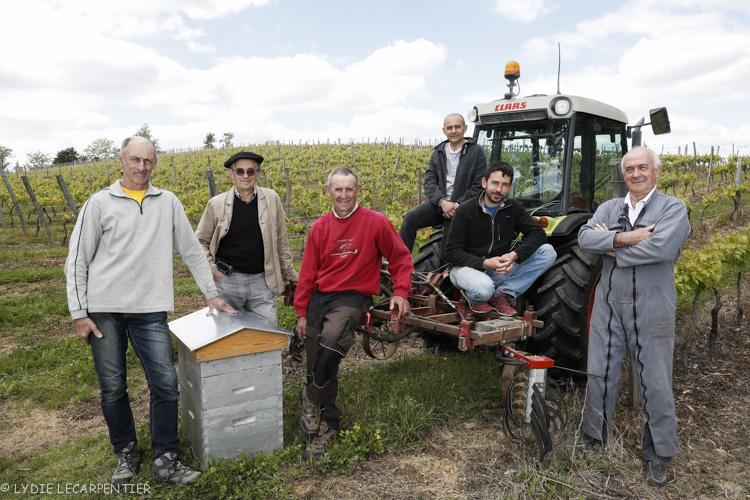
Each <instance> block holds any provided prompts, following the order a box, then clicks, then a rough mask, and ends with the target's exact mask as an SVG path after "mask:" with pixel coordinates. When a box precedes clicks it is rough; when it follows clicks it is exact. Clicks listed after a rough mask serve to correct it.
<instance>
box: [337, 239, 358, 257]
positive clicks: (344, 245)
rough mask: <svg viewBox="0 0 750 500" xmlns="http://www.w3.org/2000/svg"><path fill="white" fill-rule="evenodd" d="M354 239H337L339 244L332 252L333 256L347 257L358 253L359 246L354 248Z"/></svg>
mask: <svg viewBox="0 0 750 500" xmlns="http://www.w3.org/2000/svg"><path fill="white" fill-rule="evenodd" d="M352 241H354V240H351V239H349V240H337V241H336V243H337V244H338V246H337V247H336V249H335V250H334V251H333V252H331V256H333V257H341V258H342V259H343V258H346V256H347V255H356V254H358V253H359V248H354V247H353V246H352Z"/></svg>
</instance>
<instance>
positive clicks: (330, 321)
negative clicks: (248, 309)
mask: <svg viewBox="0 0 750 500" xmlns="http://www.w3.org/2000/svg"><path fill="white" fill-rule="evenodd" d="M361 190H362V188H361V186H360V184H359V179H358V178H357V175H356V174H355V173H354V172H353V171H352V170H351V169H349V168H345V167H339V168H336V169H334V170H333V172H331V174H330V175H329V176H328V180H327V181H326V193H327V194H328V196H330V198H331V201H332V202H333V210H332V211H331V212H329V213H328V214H326V215H324V216H323V217H321V218H320V219H318V220H317V221H315V223H314V224H313V225H312V227H311V228H310V232H309V233H308V235H307V244H306V246H305V253H304V257H303V259H302V269H301V270H300V273H299V281H298V282H297V292H296V293H295V296H294V308H295V310H296V311H297V326H296V333H297V336H298V337H299V338H300V339H303V340H304V341H305V348H306V352H307V384H306V386H305V387H304V389H303V390H302V393H301V395H300V399H301V401H302V416H301V417H300V428H301V429H302V432H303V433H304V434H305V436H306V437H307V438H308V439H309V440H310V441H309V443H308V445H307V448H306V449H305V452H304V453H303V454H302V457H303V458H304V459H306V460H307V459H311V458H314V457H317V456H320V455H322V454H323V453H325V450H326V448H327V447H328V445H330V444H331V442H333V441H334V440H335V439H336V437H337V436H338V431H339V422H340V412H339V410H338V408H336V394H337V392H338V386H339V384H338V368H339V363H340V362H341V360H342V359H343V358H344V356H345V355H346V353H347V351H349V348H351V346H352V344H354V329H355V328H356V327H357V326H358V325H359V324H360V323H361V322H362V317H363V315H364V313H365V311H366V310H367V309H368V308H369V307H370V305H371V303H372V295H376V294H380V266H381V263H382V259H383V257H385V258H386V259H388V270H389V271H390V274H391V278H392V279H393V282H394V285H393V296H392V297H391V304H390V306H391V310H396V311H397V312H398V315H399V317H403V316H404V315H406V313H407V312H408V311H409V301H408V299H407V298H408V296H409V293H410V291H411V274H412V271H413V270H414V266H413V264H412V260H411V253H410V252H409V250H407V248H406V246H405V245H404V243H403V242H402V241H401V238H400V237H399V235H398V233H397V232H396V229H395V228H394V227H393V224H391V222H390V221H389V220H388V219H387V218H386V217H385V216H384V215H382V214H380V213H378V212H375V211H373V210H369V209H367V208H364V207H361V206H359V204H358V203H357V197H358V196H359V194H360V192H361Z"/></svg>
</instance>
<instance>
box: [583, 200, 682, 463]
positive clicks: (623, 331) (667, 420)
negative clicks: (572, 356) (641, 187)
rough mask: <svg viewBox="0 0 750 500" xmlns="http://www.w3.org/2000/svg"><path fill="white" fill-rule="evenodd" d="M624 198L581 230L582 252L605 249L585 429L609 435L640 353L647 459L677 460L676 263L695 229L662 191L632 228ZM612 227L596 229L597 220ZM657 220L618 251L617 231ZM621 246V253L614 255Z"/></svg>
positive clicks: (594, 315)
mask: <svg viewBox="0 0 750 500" xmlns="http://www.w3.org/2000/svg"><path fill="white" fill-rule="evenodd" d="M627 213H628V212H627V207H626V205H625V202H624V198H615V199H613V200H609V201H607V202H605V203H603V204H602V205H601V206H600V207H599V208H598V209H597V210H596V213H595V214H594V216H593V217H592V218H591V219H590V220H589V221H588V222H587V223H586V224H585V225H584V226H583V227H581V230H580V231H579V233H578V243H579V245H580V247H581V249H582V250H584V251H586V252H589V253H595V254H602V257H603V265H602V274H601V279H600V280H599V284H598V285H597V287H596V296H595V301H594V309H593V313H592V316H591V328H590V331H589V347H588V371H589V373H592V374H595V375H600V376H602V377H604V378H600V377H595V376H589V377H588V386H587V389H586V408H585V410H584V414H583V431H584V432H585V433H586V434H587V435H588V436H590V437H592V438H595V439H598V440H602V441H605V440H606V439H607V435H608V434H609V432H610V430H611V427H612V421H613V418H614V411H615V403H616V401H617V390H618V387H619V378H620V372H621V368H622V361H623V359H624V357H625V353H626V351H627V350H629V351H630V352H631V353H633V360H632V361H633V367H634V369H635V371H636V374H637V375H638V379H639V381H640V395H641V408H642V410H643V456H644V459H645V460H658V459H660V458H661V459H665V460H667V461H668V460H669V458H670V457H672V456H674V455H675V454H676V453H677V419H676V417H675V407H674V398H673V395H672V351H673V347H674V336H675V301H676V290H675V282H674V265H675V262H676V261H677V258H678V257H679V254H680V249H681V248H682V244H683V243H684V242H685V240H686V239H687V237H688V235H689V234H690V223H689V222H688V215H687V209H686V207H685V204H684V203H682V202H681V201H680V200H679V199H677V198H674V197H672V196H667V195H664V194H662V193H659V192H658V191H654V193H653V194H652V195H651V198H650V199H649V201H648V203H647V204H646V206H645V207H644V208H643V211H642V212H641V213H640V215H639V216H638V219H637V220H636V221H635V224H634V225H633V226H634V227H631V226H630V221H629V220H628V217H627ZM601 223H603V224H606V225H607V227H608V228H610V231H596V230H594V227H595V226H596V225H597V224H601ZM651 224H656V226H655V227H654V230H653V232H652V234H651V236H650V237H649V238H648V239H646V240H644V241H642V242H640V243H638V244H637V245H632V246H625V247H621V248H618V249H615V248H614V247H613V246H612V245H613V241H614V236H615V234H616V232H618V231H622V230H625V231H627V230H632V229H635V228H638V227H645V226H650V225H651ZM613 251H614V257H612V256H610V255H607V253H609V252H613Z"/></svg>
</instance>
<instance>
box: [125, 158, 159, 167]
mask: <svg viewBox="0 0 750 500" xmlns="http://www.w3.org/2000/svg"><path fill="white" fill-rule="evenodd" d="M127 161H128V163H130V164H132V165H140V164H141V163H143V165H145V166H146V167H148V168H150V167H153V166H154V160H152V159H151V158H141V157H139V156H128V157H127Z"/></svg>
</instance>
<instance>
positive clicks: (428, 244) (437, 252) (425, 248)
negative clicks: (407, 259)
mask: <svg viewBox="0 0 750 500" xmlns="http://www.w3.org/2000/svg"><path fill="white" fill-rule="evenodd" d="M442 246H443V230H442V229H437V230H436V231H434V232H433V233H432V234H431V235H430V237H429V238H428V239H427V241H425V243H424V245H422V246H421V247H420V248H419V253H418V254H417V256H416V257H415V258H414V270H415V271H417V272H422V273H427V272H430V271H434V270H436V269H437V268H439V267H440V259H441V258H442V256H443V254H442Z"/></svg>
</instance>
